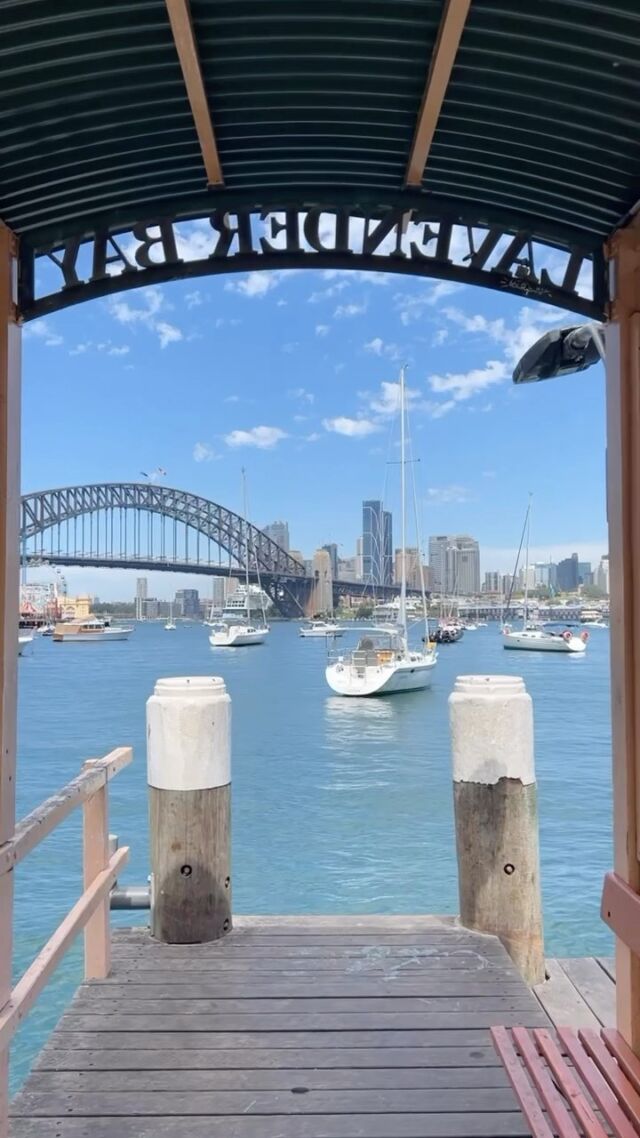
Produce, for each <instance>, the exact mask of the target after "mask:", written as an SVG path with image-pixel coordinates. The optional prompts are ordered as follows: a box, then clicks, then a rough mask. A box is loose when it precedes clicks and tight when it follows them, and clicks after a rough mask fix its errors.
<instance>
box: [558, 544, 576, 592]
mask: <svg viewBox="0 0 640 1138" xmlns="http://www.w3.org/2000/svg"><path fill="white" fill-rule="evenodd" d="M578 565H579V562H578V554H577V553H572V554H571V557H565V559H564V561H559V562H558V572H557V579H558V588H559V590H560V592H561V593H575V592H576V590H577V588H578V584H579V573H578Z"/></svg>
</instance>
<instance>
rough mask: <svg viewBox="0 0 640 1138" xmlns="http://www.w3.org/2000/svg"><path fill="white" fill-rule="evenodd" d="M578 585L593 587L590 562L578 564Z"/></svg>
mask: <svg viewBox="0 0 640 1138" xmlns="http://www.w3.org/2000/svg"><path fill="white" fill-rule="evenodd" d="M578 584H579V585H593V573H592V571H591V562H590V561H579V562H578Z"/></svg>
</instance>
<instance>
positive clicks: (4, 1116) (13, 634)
mask: <svg viewBox="0 0 640 1138" xmlns="http://www.w3.org/2000/svg"><path fill="white" fill-rule="evenodd" d="M17 264H18V243H17V240H16V238H15V237H14V235H13V233H11V231H10V230H9V229H7V228H6V226H4V225H3V224H2V223H1V222H0V846H1V845H3V844H4V843H5V842H7V841H9V840H10V839H11V838H12V837H13V833H14V829H15V819H16V719H17V702H18V672H17V669H18V645H17V640H18V616H19V612H18V608H19V590H20V560H19V552H18V549H19V543H20V378H21V377H20V366H21V361H20V348H21V332H20V327H19V324H18V312H17V308H16V301H17V283H18V278H17ZM12 945H13V870H10V871H9V872H7V873H3V874H0V1009H2V1008H3V1007H4V1005H5V1004H6V1002H7V1000H8V999H9V995H10V992H11V963H12ZM8 1115H9V1051H8V1048H6V1049H5V1050H4V1051H3V1050H2V1048H0V1138H5V1135H6V1134H7V1133H8V1128H9V1122H8Z"/></svg>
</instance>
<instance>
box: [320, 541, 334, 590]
mask: <svg viewBox="0 0 640 1138" xmlns="http://www.w3.org/2000/svg"><path fill="white" fill-rule="evenodd" d="M322 548H323V549H324V550H326V552H327V553H328V554H329V557H330V558H331V575H332V577H333V579H334V581H335V580H336V579H337V576H338V546H337V545H336V543H335V541H332V542H329V544H328V545H323V546H322Z"/></svg>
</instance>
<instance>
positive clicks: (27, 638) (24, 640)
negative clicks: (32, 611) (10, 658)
mask: <svg viewBox="0 0 640 1138" xmlns="http://www.w3.org/2000/svg"><path fill="white" fill-rule="evenodd" d="M30 644H33V633H32V632H19V633H18V656H23V655H24V653H25V652H26V651H27V648H28V647H29V645H30Z"/></svg>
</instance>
